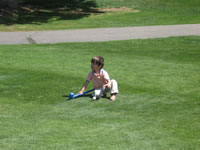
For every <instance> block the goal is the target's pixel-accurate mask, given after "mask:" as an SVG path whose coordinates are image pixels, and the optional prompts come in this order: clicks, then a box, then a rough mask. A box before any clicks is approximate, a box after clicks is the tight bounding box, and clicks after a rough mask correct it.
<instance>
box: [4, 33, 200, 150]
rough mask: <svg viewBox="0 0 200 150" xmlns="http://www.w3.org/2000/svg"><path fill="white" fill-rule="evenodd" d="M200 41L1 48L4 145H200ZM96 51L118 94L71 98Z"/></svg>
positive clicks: (164, 149) (109, 149)
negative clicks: (114, 98) (111, 97)
mask: <svg viewBox="0 0 200 150" xmlns="http://www.w3.org/2000/svg"><path fill="white" fill-rule="evenodd" d="M199 47H200V37H195V36H191V37H173V38H163V39H149V40H128V41H113V42H96V43H63V44H46V45H4V46H0V149H1V150H56V149H58V150H61V149H66V150H78V149H83V150H88V149H91V150H94V149H102V150H105V149H106V150H125V149H130V150H132V149H134V150H144V149H146V150H155V149H156V150H169V149H170V150H189V149H190V150H198V149H200V49H199ZM95 55H101V56H104V58H105V68H104V69H105V70H107V71H108V72H109V75H110V77H111V78H113V79H116V80H117V81H118V84H119V90H120V94H119V95H118V97H117V100H116V101H115V102H111V101H109V99H107V98H102V99H100V100H99V101H92V100H91V99H90V98H89V97H81V98H78V99H74V100H71V101H68V100H67V99H66V97H64V96H65V95H68V93H69V92H74V93H76V92H78V91H79V90H80V88H81V86H82V84H83V82H84V81H85V79H86V77H87V74H88V73H89V72H90V59H91V57H92V56H95ZM90 88H92V85H90V87H88V89H90Z"/></svg>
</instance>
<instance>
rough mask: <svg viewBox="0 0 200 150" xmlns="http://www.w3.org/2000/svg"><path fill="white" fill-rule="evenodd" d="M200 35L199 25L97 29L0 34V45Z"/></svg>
mask: <svg viewBox="0 0 200 150" xmlns="http://www.w3.org/2000/svg"><path fill="white" fill-rule="evenodd" d="M189 35H198V36H199V35H200V24H185V25H164V26H142V27H120V28H98V29H80V30H57V31H29V32H0V44H33V43H35V44H37V43H38V44H40V43H60V42H96V41H113V40H129V39H146V38H165V37H171V36H189Z"/></svg>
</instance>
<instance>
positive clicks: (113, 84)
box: [110, 80, 119, 95]
mask: <svg viewBox="0 0 200 150" xmlns="http://www.w3.org/2000/svg"><path fill="white" fill-rule="evenodd" d="M110 93H111V95H112V94H118V93H119V90H118V84H117V81H116V80H111V92H110Z"/></svg>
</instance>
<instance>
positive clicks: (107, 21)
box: [0, 0, 200, 31]
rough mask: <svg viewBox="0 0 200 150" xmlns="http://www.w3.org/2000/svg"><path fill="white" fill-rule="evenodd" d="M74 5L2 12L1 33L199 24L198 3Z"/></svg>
mask: <svg viewBox="0 0 200 150" xmlns="http://www.w3.org/2000/svg"><path fill="white" fill-rule="evenodd" d="M87 2H88V3H92V4H93V5H94V6H93V7H91V10H90V11H85V10H83V9H82V8H81V6H82V5H81V4H84V3H87ZM76 3H77V4H74V7H75V8H74V9H72V10H69V9H68V7H67V6H65V7H64V6H63V7H64V8H66V9H64V8H59V9H56V8H54V9H47V8H40V7H39V8H38V7H37V6H30V5H25V6H23V7H21V9H19V10H17V11H13V12H12V13H11V12H10V10H9V11H7V12H9V13H6V11H5V12H4V11H3V10H2V11H0V31H30V30H31V31H35V30H63V29H80V28H82V29H85V28H105V27H125V26H147V25H174V24H199V23H200V1H199V0H87V1H86V0H77V2H76ZM52 5H53V4H52ZM63 5H64V4H63ZM82 7H83V6H82Z"/></svg>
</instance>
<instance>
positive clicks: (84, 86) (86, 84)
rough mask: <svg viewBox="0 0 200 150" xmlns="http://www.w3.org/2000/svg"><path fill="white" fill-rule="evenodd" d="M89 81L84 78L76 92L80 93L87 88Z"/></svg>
mask: <svg viewBox="0 0 200 150" xmlns="http://www.w3.org/2000/svg"><path fill="white" fill-rule="evenodd" d="M88 83H89V81H88V80H86V81H85V83H84V84H83V86H82V88H81V90H80V91H79V92H78V94H82V93H83V92H84V90H85V89H86V88H87V86H88Z"/></svg>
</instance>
